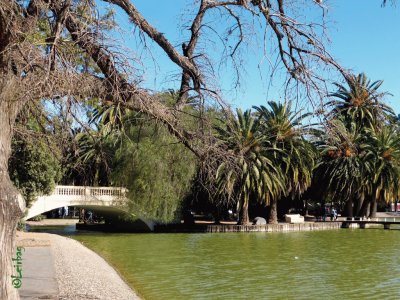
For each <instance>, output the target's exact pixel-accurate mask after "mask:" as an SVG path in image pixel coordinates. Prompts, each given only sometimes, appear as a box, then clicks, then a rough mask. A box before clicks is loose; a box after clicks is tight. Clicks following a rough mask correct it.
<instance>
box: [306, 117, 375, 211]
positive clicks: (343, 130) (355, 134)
mask: <svg viewBox="0 0 400 300" xmlns="http://www.w3.org/2000/svg"><path fill="white" fill-rule="evenodd" d="M328 126H329V127H327V128H325V131H321V132H323V134H322V135H320V136H319V140H318V142H317V143H316V144H317V148H318V149H319V151H320V153H321V158H320V161H319V162H318V164H317V165H316V168H315V171H314V178H315V180H314V184H316V185H318V186H320V187H321V188H322V189H323V190H324V192H323V194H324V195H323V196H324V198H332V199H340V200H342V201H343V202H347V215H348V216H352V215H353V209H352V206H353V197H354V195H358V194H363V193H364V192H365V189H366V187H367V186H368V185H367V184H366V178H365V175H366V174H367V169H366V165H365V160H364V157H363V155H362V149H361V148H360V147H361V144H362V142H363V139H364V135H363V134H360V132H359V131H358V130H357V126H356V124H355V123H354V122H353V123H351V124H350V127H349V128H348V127H347V126H346V125H345V124H344V123H343V122H342V121H341V120H339V119H335V120H332V121H330V122H329V125H328Z"/></svg>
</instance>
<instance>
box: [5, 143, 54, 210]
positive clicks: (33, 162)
mask: <svg viewBox="0 0 400 300" xmlns="http://www.w3.org/2000/svg"><path fill="white" fill-rule="evenodd" d="M11 147H12V154H11V158H10V160H9V162H8V164H9V165H8V167H9V172H10V177H11V180H12V181H13V182H14V184H15V186H16V187H17V188H18V189H19V190H20V191H21V193H22V195H23V196H24V197H25V199H26V205H27V207H30V206H31V205H32V202H33V201H34V200H35V198H36V197H37V196H38V195H41V194H50V193H51V192H52V191H53V189H54V187H55V185H56V184H57V183H58V181H59V180H60V177H61V173H60V163H59V159H58V158H57V157H56V156H55V154H54V153H52V152H50V150H49V146H48V145H46V144H45V142H44V141H40V140H38V139H35V140H32V139H29V138H28V139H24V138H22V137H18V136H15V137H14V139H13V142H12V146H11Z"/></svg>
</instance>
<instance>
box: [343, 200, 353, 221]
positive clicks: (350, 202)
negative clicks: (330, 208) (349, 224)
mask: <svg viewBox="0 0 400 300" xmlns="http://www.w3.org/2000/svg"><path fill="white" fill-rule="evenodd" d="M344 213H345V216H346V217H348V218H352V217H353V199H351V198H350V199H349V200H347V202H346V206H345V212H344Z"/></svg>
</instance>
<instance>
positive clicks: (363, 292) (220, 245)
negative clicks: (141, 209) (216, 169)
mask: <svg viewBox="0 0 400 300" xmlns="http://www.w3.org/2000/svg"><path fill="white" fill-rule="evenodd" d="M53 227H54V226H53ZM66 227H69V226H66ZM54 230H57V229H54ZM58 230H60V229H58ZM68 230H69V229H68V228H64V229H62V232H64V233H62V234H64V235H65V234H66V235H73V238H75V239H77V240H79V241H82V242H83V243H84V244H85V245H86V246H88V247H90V248H92V249H93V250H95V251H96V252H98V253H101V255H102V256H104V257H105V258H106V259H107V260H108V261H109V262H110V263H111V264H112V265H114V266H115V267H116V268H118V270H119V271H120V273H121V274H122V275H123V276H124V277H125V279H126V280H127V281H128V282H129V284H131V285H132V286H133V287H134V288H135V289H137V290H138V291H139V293H140V294H141V295H142V296H144V298H145V299H168V300H169V299H244V298H248V299H318V298H324V299H399V298H400V280H399V278H400V256H399V254H398V249H399V247H400V239H399V237H400V236H399V234H400V231H399V230H383V229H364V230H360V229H340V230H333V231H317V232H297V233H296V232H293V233H224V234H101V233H93V232H86V233H78V234H76V232H74V230H70V231H68ZM41 231H43V228H41ZM53 233H59V232H55V231H53Z"/></svg>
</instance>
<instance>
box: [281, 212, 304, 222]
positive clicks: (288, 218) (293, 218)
mask: <svg viewBox="0 0 400 300" xmlns="http://www.w3.org/2000/svg"><path fill="white" fill-rule="evenodd" d="M285 222H286V223H304V217H303V216H301V215H299V214H286V215H285Z"/></svg>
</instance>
